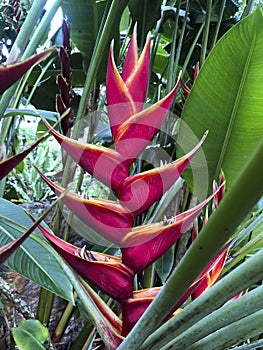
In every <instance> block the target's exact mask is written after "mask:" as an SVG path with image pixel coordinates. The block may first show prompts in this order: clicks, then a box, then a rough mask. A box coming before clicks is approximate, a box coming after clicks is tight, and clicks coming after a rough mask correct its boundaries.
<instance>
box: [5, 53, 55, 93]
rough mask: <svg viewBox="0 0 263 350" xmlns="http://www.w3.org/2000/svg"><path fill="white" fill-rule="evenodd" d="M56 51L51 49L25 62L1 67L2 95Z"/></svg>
mask: <svg viewBox="0 0 263 350" xmlns="http://www.w3.org/2000/svg"><path fill="white" fill-rule="evenodd" d="M53 51H54V49H49V50H46V51H44V52H41V53H39V54H37V55H34V56H32V57H30V58H28V59H26V60H24V61H21V62H17V63H13V64H10V65H7V66H1V67H0V82H1V83H0V94H2V93H3V92H4V91H5V90H7V89H8V88H9V87H10V86H11V85H13V84H14V83H15V82H16V81H17V80H18V79H20V78H21V77H22V76H23V75H24V74H25V73H26V72H27V71H28V70H29V69H30V68H31V67H33V66H35V65H36V64H38V63H39V62H40V61H42V60H43V59H45V58H47V57H48V56H49V55H50V54H51V53H52V52H53Z"/></svg>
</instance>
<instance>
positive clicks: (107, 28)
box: [62, 0, 123, 186]
mask: <svg viewBox="0 0 263 350" xmlns="http://www.w3.org/2000/svg"><path fill="white" fill-rule="evenodd" d="M122 1H123V0H113V1H112V3H111V6H110V9H109V12H108V16H107V18H106V21H105V23H104V26H103V28H102V30H101V35H100V37H98V42H96V44H95V48H94V51H93V54H92V57H91V61H90V65H89V68H88V71H87V77H86V81H85V84H84V89H83V92H82V96H81V99H80V103H79V107H78V112H77V115H76V118H75V126H74V129H73V133H72V138H73V139H77V138H78V136H79V132H80V128H81V123H80V120H81V118H83V116H84V115H85V113H86V111H87V105H88V102H89V97H90V93H91V89H92V86H93V83H94V81H95V78H96V74H97V71H98V68H99V65H100V62H101V59H102V55H103V51H104V49H105V46H106V44H107V42H108V40H109V35H110V32H111V27H112V24H113V22H114V19H115V12H116V10H117V8H118V6H119V5H120V3H121V2H122ZM71 164H72V160H71V158H70V157H67V161H66V164H65V168H64V173H63V178H62V186H66V184H67V182H68V178H69V174H70V166H71Z"/></svg>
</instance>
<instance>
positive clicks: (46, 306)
mask: <svg viewBox="0 0 263 350" xmlns="http://www.w3.org/2000/svg"><path fill="white" fill-rule="evenodd" d="M53 301H54V293H52V292H50V291H49V290H47V289H45V288H43V287H42V288H41V290H40V294H39V302H38V309H37V319H38V320H39V321H40V322H41V323H42V324H43V325H44V326H47V325H48V323H49V319H50V315H51V311H52V307H53Z"/></svg>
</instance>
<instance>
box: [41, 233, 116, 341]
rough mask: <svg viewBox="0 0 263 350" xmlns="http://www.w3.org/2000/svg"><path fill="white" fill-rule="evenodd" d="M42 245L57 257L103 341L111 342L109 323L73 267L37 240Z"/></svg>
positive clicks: (45, 243)
mask: <svg viewBox="0 0 263 350" xmlns="http://www.w3.org/2000/svg"><path fill="white" fill-rule="evenodd" d="M36 240H37V241H39V242H40V243H41V245H42V246H43V247H45V248H46V249H47V250H48V251H49V252H51V253H52V255H53V256H54V257H55V259H56V260H57V262H58V263H59V264H60V266H61V267H62V269H63V271H64V272H65V274H66V275H67V277H68V279H69V280H70V282H71V284H72V286H73V288H74V290H75V291H76V293H77V295H78V298H79V299H80V300H81V302H82V306H83V307H84V309H85V311H87V313H88V314H89V316H90V320H91V322H92V323H93V324H94V325H95V327H96V329H97V331H98V333H99V334H100V336H101V337H102V339H103V340H104V341H105V340H106V342H107V341H109V332H110V330H109V329H108V324H109V323H108V321H107V320H106V319H105V317H104V316H103V315H102V314H101V312H100V311H99V309H98V308H97V306H96V305H95V303H94V302H93V301H92V299H91V298H90V297H89V295H88V294H87V292H86V290H85V288H84V286H83V285H82V283H81V282H80V281H79V279H78V278H77V275H76V274H75V273H74V272H73V270H72V269H71V267H70V266H69V265H68V264H67V263H66V262H65V261H64V259H63V258H62V257H61V256H60V255H59V254H58V253H57V252H56V251H55V250H54V249H53V248H52V247H51V246H50V245H49V243H47V242H46V241H44V240H43V239H39V240H38V239H37V238H36Z"/></svg>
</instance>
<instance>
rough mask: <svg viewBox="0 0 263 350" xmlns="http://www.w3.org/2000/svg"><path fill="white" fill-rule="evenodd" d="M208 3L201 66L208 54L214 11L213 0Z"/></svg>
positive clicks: (208, 0)
mask: <svg viewBox="0 0 263 350" xmlns="http://www.w3.org/2000/svg"><path fill="white" fill-rule="evenodd" d="M206 4H207V5H206V16H205V29H204V32H203V42H202V48H201V55H200V67H202V65H203V63H204V62H205V58H206V54H207V44H208V36H209V28H210V18H211V13H212V0H207V3H206Z"/></svg>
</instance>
